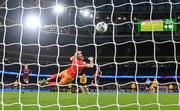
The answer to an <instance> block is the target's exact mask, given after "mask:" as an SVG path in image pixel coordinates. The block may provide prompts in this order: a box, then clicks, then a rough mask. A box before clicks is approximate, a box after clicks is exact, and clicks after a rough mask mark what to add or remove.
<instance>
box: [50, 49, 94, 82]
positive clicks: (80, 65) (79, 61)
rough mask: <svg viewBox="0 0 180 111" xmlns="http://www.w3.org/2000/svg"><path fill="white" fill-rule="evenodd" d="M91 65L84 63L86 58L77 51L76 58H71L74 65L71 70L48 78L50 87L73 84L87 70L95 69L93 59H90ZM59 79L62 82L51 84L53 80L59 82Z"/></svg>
mask: <svg viewBox="0 0 180 111" xmlns="http://www.w3.org/2000/svg"><path fill="white" fill-rule="evenodd" d="M88 59H89V64H86V63H85V62H84V56H83V54H82V52H81V51H77V52H76V53H75V54H74V56H72V57H71V58H70V60H71V62H72V64H71V66H70V67H69V68H67V69H65V70H64V71H62V72H60V73H58V74H54V75H51V77H50V78H48V79H47V80H48V85H57V84H59V85H65V84H69V83H70V82H72V81H73V80H74V79H75V78H76V76H77V75H78V74H80V73H81V72H82V71H83V70H84V69H85V68H93V64H94V63H93V58H92V57H89V58H88ZM58 78H61V79H60V81H59V82H58V83H57V82H51V81H52V80H57V79H58Z"/></svg>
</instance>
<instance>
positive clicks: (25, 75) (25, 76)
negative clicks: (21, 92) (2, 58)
mask: <svg viewBox="0 0 180 111" xmlns="http://www.w3.org/2000/svg"><path fill="white" fill-rule="evenodd" d="M22 73H23V81H24V82H25V83H26V84H28V83H29V75H30V74H31V70H30V69H29V68H28V65H27V64H25V65H24V69H23V71H22Z"/></svg>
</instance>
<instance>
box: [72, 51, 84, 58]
mask: <svg viewBox="0 0 180 111" xmlns="http://www.w3.org/2000/svg"><path fill="white" fill-rule="evenodd" d="M74 56H75V57H77V59H78V60H84V56H83V54H82V51H77V52H76V53H75V54H74Z"/></svg>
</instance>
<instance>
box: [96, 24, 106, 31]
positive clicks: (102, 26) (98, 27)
mask: <svg viewBox="0 0 180 111" xmlns="http://www.w3.org/2000/svg"><path fill="white" fill-rule="evenodd" d="M107 29H108V25H107V24H106V23H105V22H99V23H97V25H96V30H97V31H98V32H99V33H105V32H106V31H107Z"/></svg>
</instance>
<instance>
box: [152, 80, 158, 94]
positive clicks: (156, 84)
mask: <svg viewBox="0 0 180 111" xmlns="http://www.w3.org/2000/svg"><path fill="white" fill-rule="evenodd" d="M157 86H158V81H157V79H154V81H153V82H152V84H151V86H150V89H151V92H152V93H155V92H156V91H157Z"/></svg>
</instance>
